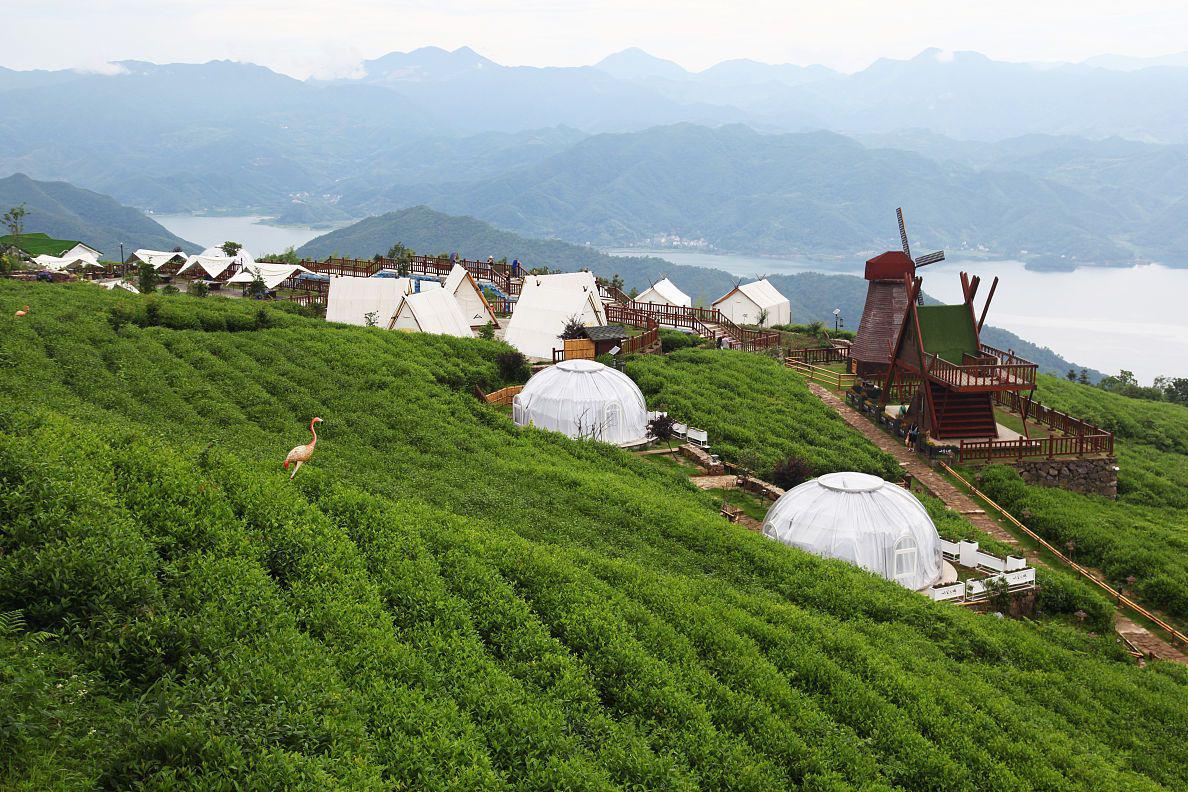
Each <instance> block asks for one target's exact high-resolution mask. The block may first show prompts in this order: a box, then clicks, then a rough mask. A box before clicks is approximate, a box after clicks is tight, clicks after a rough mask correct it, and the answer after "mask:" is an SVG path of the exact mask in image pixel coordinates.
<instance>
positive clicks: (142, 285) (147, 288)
mask: <svg viewBox="0 0 1188 792" xmlns="http://www.w3.org/2000/svg"><path fill="white" fill-rule="evenodd" d="M160 282H161V278H160V277H158V275H157V271H156V270H155V269H153V265H152V264H149V263H148V262H147V261H142V262H140V269H138V270H137V271H136V288H138V289H140V293H141V294H152V293H153V292H155V291H156V290H157V284H158V283H160Z"/></svg>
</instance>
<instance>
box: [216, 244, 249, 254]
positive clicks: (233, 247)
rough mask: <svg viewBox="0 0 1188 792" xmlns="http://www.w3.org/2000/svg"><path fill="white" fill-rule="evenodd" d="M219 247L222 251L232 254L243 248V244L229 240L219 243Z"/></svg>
mask: <svg viewBox="0 0 1188 792" xmlns="http://www.w3.org/2000/svg"><path fill="white" fill-rule="evenodd" d="M219 247H220V248H222V250H223V253H225V254H226V255H228V256H234V255H236V254H237V253H239V251H241V250H243V245H241V244H239V243H238V242H231V241H227V242H224V243H223V244H221V245H219Z"/></svg>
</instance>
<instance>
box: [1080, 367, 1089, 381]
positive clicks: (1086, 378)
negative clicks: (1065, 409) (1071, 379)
mask: <svg viewBox="0 0 1188 792" xmlns="http://www.w3.org/2000/svg"><path fill="white" fill-rule="evenodd" d="M1077 382H1079V383H1081V384H1082V385H1088V384H1089V370H1088V369H1081V373H1080V374H1078V375H1077Z"/></svg>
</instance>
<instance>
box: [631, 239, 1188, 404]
mask: <svg viewBox="0 0 1188 792" xmlns="http://www.w3.org/2000/svg"><path fill="white" fill-rule="evenodd" d="M607 252H608V253H614V254H616V255H637V256H638V255H651V256H657V257H659V258H663V259H666V260H668V261H671V262H672V263H674V264H686V265H689V266H695V267H712V268H714V269H720V270H725V271H726V272H729V273H731V274H732V275H739V276H747V277H750V276H753V275H756V274H764V273H766V274H768V275H784V274H791V273H795V272H829V273H846V274H852V275H861V274H862V262H850V263H843V262H837V261H812V260H807V259H778V258H765V257H756V256H739V255H718V254H712V253H699V252H694V251H683V250H639V249H616V250H609V251H607ZM963 269H964V270H965V271H967V272H969V273H971V274H976V275H981V276H982V279H983V281H984V283H983V286H982V288H981V289H980V290H979V294H980V296H979V303H978V304H979V306H980V304H981V303H980V300H982V299H984V298H985V295H986V293H987V292H988V290H989V288H990V281H991V280H992V279H993V277H994V276H995V275H997V276H998V277H999V279H1000V282H999V284H998V290H997V291H996V292H995V293H994V302H993V303H992V304H991V306H990V316H989V319H988V321H989V322H990V323H991V324H994V325H996V326H998V327H1004V328H1006V329H1007V330H1010V331H1012V332H1014V333H1017V334H1018V335H1020V336H1022V337H1023V338H1025V339H1027V340H1028V341H1031V342H1033V343H1037V344H1040V345H1041V346H1049V347H1051V348H1052V349H1054V350H1055V351H1056V352H1058V353H1060V354H1061V355H1063V356H1064V357H1065V358H1067V359H1069V360H1072V361H1075V362H1077V363H1080V364H1082V365H1085V366H1091V367H1093V368H1095V369H1099V370H1101V371H1104V372H1107V373H1114V372H1117V371H1119V370H1120V369H1123V368H1125V369H1129V370H1130V371H1133V372H1134V373H1135V375H1136V376H1137V377H1138V378H1139V381H1140V382H1142V383H1143V384H1149V383H1150V381H1151V380H1152V379H1154V378H1155V377H1157V376H1159V375H1160V374H1167V375H1170V376H1180V377H1188V309H1186V308H1185V304H1184V303H1185V296H1186V295H1188V269H1172V268H1168V267H1162V266H1159V265H1145V266H1139V267H1125V268H1104V267H1085V268H1081V269H1078V270H1075V271H1073V272H1033V271H1031V270H1028V269H1026V268H1025V267H1024V266H1023V264H1022V263H1021V262H1018V261H968V260H967V261H945V262H942V263H940V264H933V265H930V266H929V267H928V268H926V269H924V270H922V274H923V276H924V290H925V291H926V292H928V293H929V294H930V295H932V296H933V297H936V298H937V299H938V300H942V301H944V302H960V301H961V283H960V280H959V279H958V274H959V273H960V272H961V271H962V270H963ZM678 285H679V284H678Z"/></svg>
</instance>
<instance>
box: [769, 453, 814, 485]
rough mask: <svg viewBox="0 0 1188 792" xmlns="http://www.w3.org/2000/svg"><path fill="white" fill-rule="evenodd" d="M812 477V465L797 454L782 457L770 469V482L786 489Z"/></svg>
mask: <svg viewBox="0 0 1188 792" xmlns="http://www.w3.org/2000/svg"><path fill="white" fill-rule="evenodd" d="M812 477H813V468H812V466H811V465H810V464H809V463H808V462H805V461H804V460H803V459H801V458H800V457H798V456H787V457H784V458H783V459H781V460H780V461H779V462H777V463H776V464H775V467H773V468H772V471H771V483H772V484H775V485H776V486H777V487H780V488H781V489H786V490H787V489H792V488H793V487H795V486H796V485H797V484H803V483H804V482H806V481H808V480H809V479H811V478H812Z"/></svg>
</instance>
